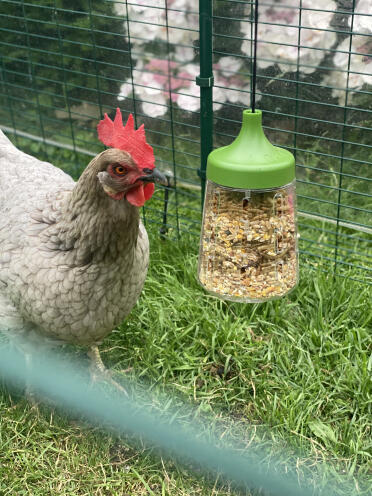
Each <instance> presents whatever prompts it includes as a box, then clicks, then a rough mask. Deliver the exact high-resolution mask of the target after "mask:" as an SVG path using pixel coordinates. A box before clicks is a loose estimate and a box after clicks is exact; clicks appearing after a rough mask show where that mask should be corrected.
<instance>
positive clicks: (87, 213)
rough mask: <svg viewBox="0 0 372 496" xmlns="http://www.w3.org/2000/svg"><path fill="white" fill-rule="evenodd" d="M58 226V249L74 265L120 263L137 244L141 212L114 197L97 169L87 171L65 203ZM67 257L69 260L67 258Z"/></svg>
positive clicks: (56, 226)
mask: <svg viewBox="0 0 372 496" xmlns="http://www.w3.org/2000/svg"><path fill="white" fill-rule="evenodd" d="M62 211H63V214H62V218H61V220H60V221H59V222H58V223H57V224H56V225H55V228H56V229H57V232H56V233H55V234H56V238H55V240H56V241H57V244H58V248H57V249H58V250H59V251H64V252H66V255H65V257H66V259H67V260H68V263H69V264H73V265H74V266H84V265H87V264H90V263H99V262H103V261H106V262H110V261H113V262H115V261H116V262H117V261H118V259H120V257H121V256H128V253H129V252H130V251H133V250H134V249H135V247H136V243H137V238H138V230H139V211H138V208H137V207H134V206H132V205H131V204H130V203H128V202H127V201H126V200H125V199H123V200H113V199H112V198H110V197H109V196H108V195H107V194H106V193H105V192H104V191H103V189H102V186H101V185H100V184H99V181H98V180H97V175H96V172H95V171H94V170H90V171H89V170H87V169H86V170H85V171H84V173H83V175H82V176H81V177H80V179H79V181H78V182H77V183H76V185H75V188H74V189H73V190H72V191H71V194H70V195H69V196H68V197H67V198H66V200H65V202H64V205H63V209H62ZM67 260H66V261H67Z"/></svg>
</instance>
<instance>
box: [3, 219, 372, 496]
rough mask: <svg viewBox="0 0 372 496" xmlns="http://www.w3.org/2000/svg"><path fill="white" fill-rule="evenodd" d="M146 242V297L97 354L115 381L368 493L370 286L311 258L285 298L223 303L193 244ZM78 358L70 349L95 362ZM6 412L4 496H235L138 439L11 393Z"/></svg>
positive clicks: (347, 490) (338, 485) (315, 474)
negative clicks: (209, 288) (207, 284)
mask: <svg viewBox="0 0 372 496" xmlns="http://www.w3.org/2000/svg"><path fill="white" fill-rule="evenodd" d="M149 231H150V238H151V247H152V250H151V265H150V271H149V276H148V279H147V281H146V285H145V289H144V291H143V294H142V296H141V299H140V301H139V303H138V305H137V306H136V307H135V309H134V310H133V312H132V313H131V315H130V317H129V318H128V319H127V321H126V322H125V323H123V324H122V325H121V326H120V327H119V328H118V329H116V330H115V331H114V332H113V333H112V334H111V335H110V336H109V337H108V338H107V339H106V340H105V341H104V343H103V345H102V347H101V351H102V357H103V359H104V361H105V363H106V365H107V366H108V367H110V368H111V369H113V370H115V371H117V373H116V375H115V377H116V378H117V379H118V380H120V378H121V372H120V371H122V370H126V369H130V370H129V372H127V373H126V379H127V380H128V381H129V387H130V389H136V390H137V391H140V394H143V395H145V394H147V392H148V391H150V393H151V397H152V398H153V400H152V401H153V407H154V408H156V409H159V410H160V411H161V410H162V409H167V408H169V405H170V404H171V405H172V407H174V408H176V409H177V410H178V411H179V412H180V416H181V417H182V405H184V404H185V403H186V404H189V405H190V406H191V407H192V408H194V409H195V414H194V421H197V420H198V419H200V420H206V421H207V422H208V423H209V425H213V426H216V432H220V431H221V432H225V431H226V430H227V431H229V432H234V433H235V435H238V436H239V438H240V440H244V439H245V440H247V444H249V442H250V440H252V439H253V438H254V440H255V442H261V443H262V444H263V446H264V449H265V450H266V452H267V459H270V456H272V455H273V454H278V453H281V452H282V453H285V454H284V455H283V459H284V461H283V463H284V464H287V465H288V467H290V466H295V467H296V469H297V470H298V473H299V476H300V477H301V476H302V475H303V474H307V475H308V476H309V475H310V477H312V479H313V480H314V481H316V484H317V486H318V487H322V484H324V482H325V480H327V479H328V480H330V481H331V482H332V484H334V486H335V494H337V495H345V496H346V495H350V494H353V491H355V492H356V494H358V495H359V494H360V495H364V496H367V495H369V494H370V487H371V486H370V484H371V483H372V477H371V471H370V466H371V382H370V377H371V368H372V360H371V358H370V353H371V334H370V328H371V316H372V308H371V298H370V291H369V287H368V286H367V285H363V284H358V283H357V282H355V281H353V280H351V279H350V278H352V277H353V275H354V274H353V271H355V270H356V269H353V268H350V270H349V272H348V276H349V277H333V274H332V273H327V272H326V271H324V269H327V267H326V266H321V265H318V267H316V268H314V267H313V268H311V267H308V266H307V265H306V264H305V263H304V262H306V259H305V258H304V259H303V263H302V266H301V281H300V285H299V287H298V289H297V290H296V291H295V292H293V293H292V294H290V295H289V296H288V297H285V298H283V299H281V300H277V301H274V302H270V303H266V304H261V305H240V304H233V303H228V302H222V301H220V300H218V299H216V298H214V297H211V296H209V295H207V294H206V293H205V292H204V291H203V290H202V289H201V288H200V286H199V285H198V282H197V280H196V265H197V246H198V240H197V239H196V238H195V237H193V236H190V237H188V236H187V235H183V236H182V237H181V239H180V240H179V241H173V240H168V239H166V240H160V239H159V236H158V235H157V232H156V231H157V227H156V226H152V225H150V226H149ZM344 275H345V272H344ZM82 351H83V350H82V349H77V348H71V347H69V348H67V349H66V353H69V354H72V355H73V356H75V357H76V358H81V359H82V360H85V358H84V355H83V353H82ZM141 392H142V393H141ZM168 397H169V398H171V399H169V401H168V400H166V399H165V398H168ZM0 408H1V418H0V454H1V457H0V495H1V496H10V495H12V496H13V495H17V496H18V495H19V496H20V495H32V496H39V495H40V496H41V495H43V496H44V495H45V496H46V495H56V494H58V495H79V496H81V495H87V496H88V495H97V496H101V495H102V496H108V495H112V496H114V495H115V496H124V495H125V496H137V495H172V496H181V495H185V496H186V495H187V496H189V495H211V494H213V495H219V496H225V495H233V494H239V490H238V489H234V488H232V486H231V484H230V483H229V482H224V481H222V480H221V479H220V478H216V477H214V476H212V475H209V476H208V475H206V474H203V473H202V472H201V471H200V470H193V469H192V467H191V466H190V465H189V464H186V465H184V464H182V463H181V462H179V461H176V460H174V459H172V458H171V457H167V456H166V455H165V454H164V453H163V454H159V452H157V451H156V449H154V448H153V447H151V446H149V445H147V444H145V443H143V442H142V441H141V440H135V439H133V438H132V437H129V436H123V435H122V436H118V435H115V434H114V433H112V432H111V433H109V432H106V431H105V430H104V429H100V428H99V427H97V426H93V425H90V424H89V423H87V422H83V421H79V420H77V419H76V418H75V417H70V416H69V415H68V414H66V412H61V411H59V410H58V409H53V408H51V407H48V406H41V407H40V408H39V411H37V410H35V409H32V408H31V407H30V405H29V404H28V403H27V402H26V401H25V400H24V398H23V397H22V395H21V394H20V393H19V392H14V391H12V392H10V391H9V390H8V389H7V388H6V387H5V385H4V386H3V387H2V389H1V394H0ZM183 420H184V421H185V422H186V420H189V419H183ZM263 463H266V461H263ZM244 494H248V493H244ZM251 494H252V495H253V494H256V493H251ZM327 496H328V495H327Z"/></svg>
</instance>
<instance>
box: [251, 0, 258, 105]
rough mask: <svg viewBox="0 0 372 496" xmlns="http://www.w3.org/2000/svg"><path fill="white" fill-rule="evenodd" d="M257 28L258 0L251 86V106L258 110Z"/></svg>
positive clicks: (256, 2)
mask: <svg viewBox="0 0 372 496" xmlns="http://www.w3.org/2000/svg"><path fill="white" fill-rule="evenodd" d="M257 28H258V0H255V6H254V40H253V67H252V88H251V108H252V112H255V110H256V79H257Z"/></svg>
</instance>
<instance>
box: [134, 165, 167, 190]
mask: <svg viewBox="0 0 372 496" xmlns="http://www.w3.org/2000/svg"><path fill="white" fill-rule="evenodd" d="M145 170H146V169H145ZM146 172H147V171H146ZM137 180H139V181H143V182H145V183H160V184H163V185H165V186H167V185H168V181H167V176H165V175H164V174H163V173H162V172H160V170H158V169H150V170H149V173H148V174H146V175H145V176H141V177H139V178H138V179H137Z"/></svg>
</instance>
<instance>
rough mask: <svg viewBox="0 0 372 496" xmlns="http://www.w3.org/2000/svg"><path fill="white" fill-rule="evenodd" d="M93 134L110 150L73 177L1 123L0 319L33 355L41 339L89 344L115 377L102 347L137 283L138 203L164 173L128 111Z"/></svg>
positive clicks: (96, 370)
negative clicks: (27, 148)
mask: <svg viewBox="0 0 372 496" xmlns="http://www.w3.org/2000/svg"><path fill="white" fill-rule="evenodd" d="M98 135H99V138H100V140H101V141H102V142H103V143H104V144H105V145H107V146H108V147H110V148H108V149H107V150H105V151H103V152H102V153H100V154H99V155H97V156H96V157H95V158H94V159H93V160H92V161H91V162H90V163H89V164H88V166H87V167H86V169H85V171H84V173H83V174H82V175H81V177H80V179H79V181H78V182H77V183H74V181H73V180H72V178H71V177H70V176H68V175H67V174H65V173H64V172H63V171H62V170H60V169H58V168H57V167H54V166H53V165H52V164H50V163H47V162H42V161H40V160H38V159H36V158H34V157H32V156H30V155H27V154H25V153H23V152H21V151H19V150H18V149H17V148H16V147H15V146H14V145H13V144H12V143H11V142H10V141H9V140H8V139H7V138H6V137H5V135H4V134H3V133H2V132H1V131H0V189H1V192H2V194H1V197H0V212H1V220H0V246H1V251H0V322H1V325H2V328H3V329H4V327H5V331H6V332H7V333H8V334H9V336H10V338H12V339H13V340H14V341H15V342H16V344H17V341H18V342H19V343H21V347H22V348H23V351H24V352H25V354H26V357H27V358H28V360H29V361H31V357H32V346H39V345H40V344H42V343H45V342H49V343H53V344H54V343H73V344H80V345H87V346H88V347H89V352H88V354H89V356H90V357H91V360H92V367H91V374H92V379H93V380H96V379H97V377H100V376H102V375H104V376H105V379H108V380H110V381H111V382H115V381H113V379H111V378H110V376H109V374H108V373H107V372H106V369H105V367H104V365H103V362H102V360H101V358H100V354H99V351H98V345H99V344H100V342H101V341H102V339H103V338H104V337H105V336H107V334H109V333H110V332H111V331H112V330H113V328H114V327H115V326H116V325H118V324H120V323H121V322H122V321H123V319H124V318H125V317H126V316H127V315H128V314H129V312H130V311H131V309H132V307H133V306H134V305H135V303H136V301H137V299H138V297H139V295H140V293H141V291H142V287H143V285H144V282H145V278H146V273H147V267H148V263H149V241H148V237H147V233H146V229H145V227H144V225H143V224H142V222H141V220H140V215H139V207H141V206H143V205H144V203H145V202H146V201H147V200H149V199H150V198H151V196H152V194H153V192H154V182H165V181H166V178H165V176H164V175H163V174H162V173H161V172H159V171H158V170H157V169H156V168H155V164H154V160H155V159H154V154H153V150H152V147H151V146H150V145H149V144H148V143H147V142H146V139H145V132H144V128H143V126H141V127H140V128H139V129H137V130H135V129H134V120H133V117H132V115H130V117H129V119H128V122H127V124H126V126H125V127H123V124H122V116H121V112H120V110H119V109H117V113H116V117H115V120H114V121H111V119H110V118H109V117H107V115H105V118H104V119H103V120H102V121H101V122H100V123H99V125H98ZM115 384H117V383H115ZM117 387H119V388H121V386H120V385H119V384H117ZM29 394H30V395H31V396H32V392H31V391H29Z"/></svg>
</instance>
